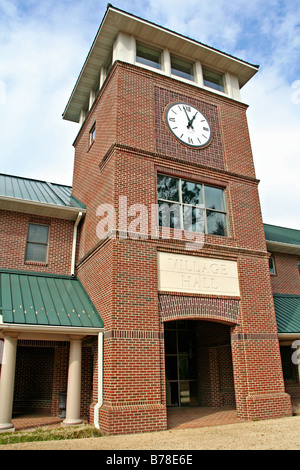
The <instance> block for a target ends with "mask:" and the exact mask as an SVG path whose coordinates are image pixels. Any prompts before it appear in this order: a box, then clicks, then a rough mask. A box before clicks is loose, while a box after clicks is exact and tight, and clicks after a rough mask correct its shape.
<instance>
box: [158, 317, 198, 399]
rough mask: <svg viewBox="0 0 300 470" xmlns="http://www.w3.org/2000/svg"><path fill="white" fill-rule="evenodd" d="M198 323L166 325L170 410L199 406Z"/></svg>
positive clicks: (167, 379) (175, 322) (170, 323)
mask: <svg viewBox="0 0 300 470" xmlns="http://www.w3.org/2000/svg"><path fill="white" fill-rule="evenodd" d="M195 323H196V322H194V321H192V320H181V321H174V322H167V323H166V324H165V365H166V390H167V406H198V394H197V366H196V362H197V361H196V359H197V357H196V324H195Z"/></svg>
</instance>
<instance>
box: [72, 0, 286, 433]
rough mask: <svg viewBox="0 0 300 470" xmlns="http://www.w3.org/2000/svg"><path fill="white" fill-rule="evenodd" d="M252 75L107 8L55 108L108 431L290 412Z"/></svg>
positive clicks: (245, 67)
mask: <svg viewBox="0 0 300 470" xmlns="http://www.w3.org/2000/svg"><path fill="white" fill-rule="evenodd" d="M257 70H258V67H257V66H254V65H251V64H249V63H247V62H244V61H242V60H240V59H237V58H235V57H232V56H229V55H227V54H225V53H223V52H220V51H218V50H216V49H213V48H211V47H208V46H206V45H203V44H201V43H199V42H196V41H194V40H191V39H189V38H186V37H183V36H182V35H180V34H177V33H176V32H173V31H170V30H167V29H165V28H163V27H161V26H157V25H155V24H153V23H150V22H148V21H145V20H142V19H140V18H137V17H135V16H133V15H131V14H128V13H126V12H124V11H121V10H119V9H117V8H115V7H113V6H111V5H108V7H107V11H106V13H105V16H104V18H103V21H102V23H101V25H100V28H99V30H98V33H97V35H96V38H95V40H94V42H93V44H92V47H91V49H90V52H89V54H88V56H87V59H86V61H85V63H84V66H83V68H82V70H81V73H80V75H79V78H78V80H77V82H76V85H75V87H74V90H73V92H72V94H71V97H70V99H69V102H68V104H67V106H66V108H65V111H64V115H63V117H64V119H66V120H70V121H75V122H79V124H80V130H79V132H78V135H77V137H76V139H75V142H74V147H75V162H74V175H73V195H74V196H75V197H76V198H77V199H79V200H80V201H81V202H82V203H83V204H85V206H86V208H87V214H86V216H85V219H84V221H83V223H82V225H81V227H80V230H79V236H78V250H77V275H78V277H79V279H80V280H81V282H82V283H83V285H84V287H85V289H86V290H87V292H88V293H89V295H90V297H91V299H92V301H93V303H94V304H95V306H96V308H97V310H98V311H99V313H100V314H101V316H102V318H103V321H104V326H105V335H104V356H103V357H104V360H103V371H104V380H103V384H98V380H97V364H95V367H94V388H93V398H92V404H91V408H90V409H91V416H92V415H93V413H99V418H98V417H97V419H99V423H100V427H101V429H103V430H104V431H107V432H111V433H128V432H141V431H155V430H156V431H157V430H163V429H166V427H167V415H168V410H169V409H170V408H171V407H188V406H231V407H232V406H235V407H236V410H237V415H238V417H239V418H241V419H265V418H278V417H282V416H288V415H291V403H290V397H289V395H287V394H286V393H285V389H284V382H283V377H282V367H281V359H280V352H279V344H278V336H277V326H276V319H275V312H274V305H273V296H272V289H271V284H270V276H269V264H268V257H269V255H268V252H267V249H266V243H265V236H264V230H263V224H262V217H261V211H260V203H259V196H258V181H257V179H256V176H255V171H254V165H253V158H252V153H251V144H250V140H249V134H248V127H247V120H246V110H247V106H246V105H245V104H244V103H243V102H242V101H241V97H240V89H241V88H242V87H243V86H244V85H245V84H246V83H247V82H248V80H250V79H251V77H252V76H253V75H254V74H255V73H256V72H257ZM98 386H102V387H103V398H102V400H101V403H100V405H99V408H97V407H95V406H94V405H95V404H96V402H97V393H98ZM92 419H94V418H92Z"/></svg>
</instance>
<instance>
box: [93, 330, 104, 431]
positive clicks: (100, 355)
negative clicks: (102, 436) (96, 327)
mask: <svg viewBox="0 0 300 470" xmlns="http://www.w3.org/2000/svg"><path fill="white" fill-rule="evenodd" d="M102 405H103V331H101V332H100V333H99V334H98V402H97V403H96V405H95V406H94V426H95V428H97V429H100V426H99V409H100V408H101V406H102Z"/></svg>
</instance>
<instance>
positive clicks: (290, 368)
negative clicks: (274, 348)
mask: <svg viewBox="0 0 300 470" xmlns="http://www.w3.org/2000/svg"><path fill="white" fill-rule="evenodd" d="M280 354H281V362H282V371H283V378H284V380H290V381H296V380H297V369H296V366H295V364H293V361H292V354H293V352H292V348H291V346H280Z"/></svg>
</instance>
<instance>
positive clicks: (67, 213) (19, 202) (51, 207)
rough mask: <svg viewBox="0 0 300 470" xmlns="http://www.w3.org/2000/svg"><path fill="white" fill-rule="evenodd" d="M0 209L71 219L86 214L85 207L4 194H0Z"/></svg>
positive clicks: (73, 219)
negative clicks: (61, 204)
mask: <svg viewBox="0 0 300 470" xmlns="http://www.w3.org/2000/svg"><path fill="white" fill-rule="evenodd" d="M0 209H1V210H7V211H12V212H22V213H25V214H33V215H42V216H45V217H53V218H57V219H64V220H72V221H75V220H76V219H77V217H78V214H80V213H82V214H86V209H83V208H81V207H67V206H58V205H56V204H48V203H42V202H38V201H29V200H27V199H18V198H13V197H6V196H0Z"/></svg>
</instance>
